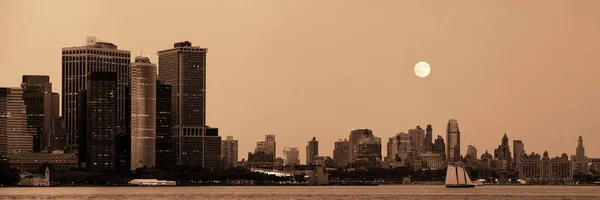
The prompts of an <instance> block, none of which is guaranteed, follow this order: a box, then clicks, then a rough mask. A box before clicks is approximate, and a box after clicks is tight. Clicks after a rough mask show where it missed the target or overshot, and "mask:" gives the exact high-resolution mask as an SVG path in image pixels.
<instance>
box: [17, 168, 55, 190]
mask: <svg viewBox="0 0 600 200" xmlns="http://www.w3.org/2000/svg"><path fill="white" fill-rule="evenodd" d="M19 176H20V179H21V180H20V181H19V183H17V185H19V186H29V187H48V186H50V169H48V167H46V170H45V173H44V175H41V174H32V173H29V172H27V171H24V172H21V173H20V174H19Z"/></svg>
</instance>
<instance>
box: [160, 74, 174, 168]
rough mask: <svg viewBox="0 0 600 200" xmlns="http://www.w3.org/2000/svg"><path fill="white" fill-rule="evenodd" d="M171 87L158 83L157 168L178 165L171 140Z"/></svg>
mask: <svg viewBox="0 0 600 200" xmlns="http://www.w3.org/2000/svg"><path fill="white" fill-rule="evenodd" d="M171 111H172V110H171V86H170V85H166V84H162V83H161V82H160V81H156V167H157V168H163V167H167V166H174V165H176V164H177V162H176V158H175V141H174V139H173V138H171V134H172V131H171V118H172V115H171Z"/></svg>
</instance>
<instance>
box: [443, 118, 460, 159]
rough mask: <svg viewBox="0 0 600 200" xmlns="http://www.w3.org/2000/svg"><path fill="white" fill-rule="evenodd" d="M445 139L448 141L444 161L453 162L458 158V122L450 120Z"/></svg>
mask: <svg viewBox="0 0 600 200" xmlns="http://www.w3.org/2000/svg"><path fill="white" fill-rule="evenodd" d="M446 139H447V140H448V142H447V145H448V148H447V153H446V156H448V158H447V159H446V161H448V162H455V161H457V160H458V159H459V158H460V130H459V129H458V121H456V119H451V120H449V121H448V126H447V127H446Z"/></svg>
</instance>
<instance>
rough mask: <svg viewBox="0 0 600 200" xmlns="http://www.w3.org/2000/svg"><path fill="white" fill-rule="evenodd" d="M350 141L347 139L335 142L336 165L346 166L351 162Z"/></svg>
mask: <svg viewBox="0 0 600 200" xmlns="http://www.w3.org/2000/svg"><path fill="white" fill-rule="evenodd" d="M349 155H350V142H349V141H348V140H346V139H344V140H342V139H340V140H339V141H337V142H335V147H334V149H333V160H334V161H335V166H336V167H346V166H348V164H349V163H350V158H349Z"/></svg>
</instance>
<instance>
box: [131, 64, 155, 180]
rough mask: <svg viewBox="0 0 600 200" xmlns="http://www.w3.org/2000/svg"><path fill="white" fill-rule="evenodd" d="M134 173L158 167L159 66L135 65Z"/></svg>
mask: <svg viewBox="0 0 600 200" xmlns="http://www.w3.org/2000/svg"><path fill="white" fill-rule="evenodd" d="M130 70H131V76H130V78H131V79H130V81H131V170H135V169H137V168H143V167H148V168H150V167H154V166H155V164H156V65H155V64H152V63H150V59H149V58H147V57H140V56H138V57H136V58H135V62H134V63H131V69H130Z"/></svg>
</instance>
